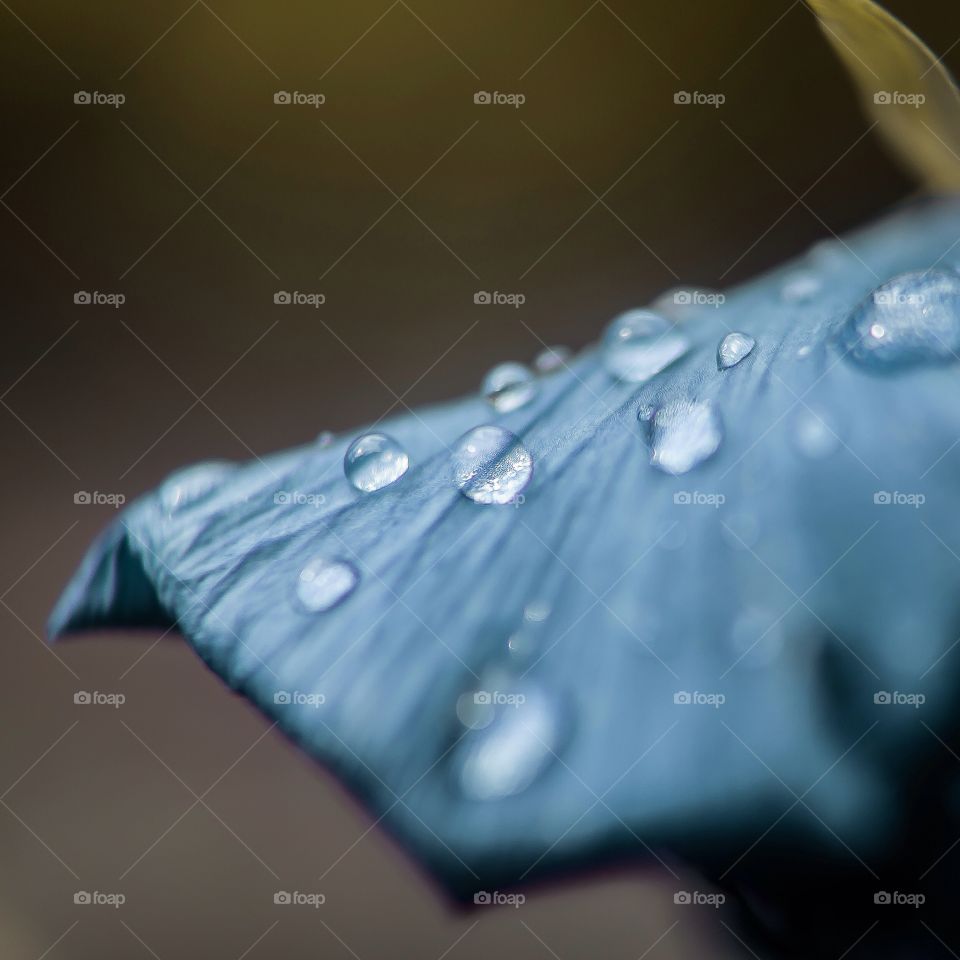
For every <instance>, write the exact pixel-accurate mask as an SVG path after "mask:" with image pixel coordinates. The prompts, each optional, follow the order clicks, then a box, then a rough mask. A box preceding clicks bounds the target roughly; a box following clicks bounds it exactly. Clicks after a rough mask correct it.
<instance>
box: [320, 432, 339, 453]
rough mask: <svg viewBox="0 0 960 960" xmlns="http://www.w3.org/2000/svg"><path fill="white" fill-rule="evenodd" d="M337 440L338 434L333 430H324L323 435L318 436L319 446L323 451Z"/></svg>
mask: <svg viewBox="0 0 960 960" xmlns="http://www.w3.org/2000/svg"><path fill="white" fill-rule="evenodd" d="M335 439H336V434H335V433H334V432H333V431H332V430H324V431H323V433H321V434H318V436H317V446H318V447H319V448H320V449H321V450H326V448H327V447H329V446H330V445H331V444H332V443H333V441H334V440H335Z"/></svg>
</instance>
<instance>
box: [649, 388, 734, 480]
mask: <svg viewBox="0 0 960 960" xmlns="http://www.w3.org/2000/svg"><path fill="white" fill-rule="evenodd" d="M722 441H723V424H722V423H721V421H720V414H719V413H717V410H716V408H715V407H714V405H713V404H712V403H710V402H709V401H706V400H671V401H670V402H669V403H667V404H665V405H664V406H662V407H659V408H658V409H657V412H656V413H655V414H654V415H653V419H652V420H651V421H650V446H651V453H650V463H651V464H652V465H653V466H655V467H657V468H658V469H659V470H662V471H663V472H664V473H671V474H674V475H675V476H679V475H680V474H683V473H686V472H687V471H688V470H692V469H693V468H694V467H695V466H697V464H699V463H703V461H704V460H706V459H708V458H709V457H712V456H713V455H714V454H715V453H716V452H717V450H718V449H719V447H720V444H721V442H722Z"/></svg>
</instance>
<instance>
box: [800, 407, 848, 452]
mask: <svg viewBox="0 0 960 960" xmlns="http://www.w3.org/2000/svg"><path fill="white" fill-rule="evenodd" d="M793 436H794V441H795V443H796V445H797V449H798V450H799V451H800V452H801V453H802V454H803V455H804V456H806V457H809V458H810V459H811V460H823V459H824V458H826V457H828V456H830V454H831V453H833V452H834V451H835V450H836V449H837V447H839V446H840V438H839V437H838V436H837V432H836V430H835V429H834V428H833V425H832V424H831V423H830V420H829V418H828V417H826V416H825V415H824V414H823V413H820V412H819V411H815V410H801V411H800V413H798V414H797V416H796V419H795V420H794V434H793Z"/></svg>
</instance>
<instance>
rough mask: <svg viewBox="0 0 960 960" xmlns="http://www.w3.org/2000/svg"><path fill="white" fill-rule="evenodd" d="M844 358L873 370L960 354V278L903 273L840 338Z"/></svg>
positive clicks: (850, 320)
mask: <svg viewBox="0 0 960 960" xmlns="http://www.w3.org/2000/svg"><path fill="white" fill-rule="evenodd" d="M838 342H839V345H840V348H841V349H842V350H843V351H844V355H845V357H846V358H847V359H848V360H849V361H850V362H851V363H855V364H857V365H858V366H861V367H864V368H866V369H868V370H873V371H892V370H902V369H905V368H907V367H911V366H916V365H918V364H923V363H946V362H949V361H952V360H956V359H957V352H958V351H960V274H957V273H954V272H953V271H950V270H939V269H937V270H925V271H917V272H913V273H904V274H901V275H900V276H898V277H894V279H893V280H890V281H888V282H887V283H885V284H883V285H882V286H881V287H878V288H877V289H876V290H874V292H873V293H872V294H871V295H870V296H869V297H867V299H866V300H865V301H864V302H863V303H861V304H860V305H859V306H858V307H857V308H856V309H855V310H854V311H853V312H852V313H851V314H850V316H849V317H848V318H847V320H846V322H845V323H844V325H843V327H842V328H841V330H840V332H839V335H838Z"/></svg>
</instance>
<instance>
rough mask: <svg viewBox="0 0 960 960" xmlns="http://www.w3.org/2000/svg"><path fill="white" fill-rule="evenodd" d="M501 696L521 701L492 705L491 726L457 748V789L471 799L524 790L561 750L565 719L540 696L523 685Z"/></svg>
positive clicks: (547, 698)
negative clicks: (458, 784) (458, 786)
mask: <svg viewBox="0 0 960 960" xmlns="http://www.w3.org/2000/svg"><path fill="white" fill-rule="evenodd" d="M506 696H507V697H511V696H512V697H518V696H519V697H522V698H523V699H522V702H521V701H520V700H519V699H518V700H516V701H515V702H513V703H510V702H505V703H500V704H495V705H494V711H495V715H494V718H493V720H492V722H490V723H489V725H487V726H486V727H485V728H484V729H483V730H482V731H480V732H478V733H476V734H473V735H471V734H467V735H466V736H465V737H464V739H463V740H462V741H461V744H460V748H459V749H458V756H459V779H460V788H461V790H462V791H463V793H464V794H465V795H466V796H467V797H469V798H470V799H471V800H498V799H502V798H504V797H509V796H513V795H514V794H517V793H520V792H521V791H523V790H526V789H527V787H529V786H530V785H531V784H532V783H533V782H534V781H535V780H536V779H537V777H539V776H540V775H541V774H542V773H543V772H544V771H545V770H546V769H547V768H548V767H549V766H550V764H551V762H552V761H553V760H554V759H555V756H556V754H557V753H558V752H559V751H560V749H561V748H562V746H563V740H564V726H565V724H564V718H563V717H562V715H561V713H560V711H559V709H558V708H557V705H556V703H555V701H554V700H552V699H551V698H549V697H548V696H547V695H546V693H545V692H544V691H542V690H540V689H539V688H538V687H535V686H525V687H523V688H517V689H516V690H515V691H513V692H512V693H510V694H507V695H506Z"/></svg>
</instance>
